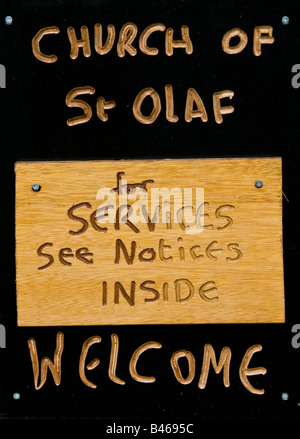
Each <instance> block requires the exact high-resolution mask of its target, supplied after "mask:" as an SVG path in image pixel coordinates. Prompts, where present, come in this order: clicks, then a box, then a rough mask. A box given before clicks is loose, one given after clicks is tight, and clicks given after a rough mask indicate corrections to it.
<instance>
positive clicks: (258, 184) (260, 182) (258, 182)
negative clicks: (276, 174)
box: [255, 180, 263, 189]
mask: <svg viewBox="0 0 300 439" xmlns="http://www.w3.org/2000/svg"><path fill="white" fill-rule="evenodd" d="M255 186H256V187H257V188H259V189H260V188H261V187H263V182H262V181H261V180H257V181H256V182H255Z"/></svg>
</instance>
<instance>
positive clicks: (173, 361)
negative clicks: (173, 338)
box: [171, 350, 196, 384]
mask: <svg viewBox="0 0 300 439" xmlns="http://www.w3.org/2000/svg"><path fill="white" fill-rule="evenodd" d="M182 357H184V358H186V359H187V361H188V363H189V375H188V377H187V378H183V376H182V373H181V370H180V367H179V364H178V360H179V358H182ZM171 366H172V369H173V372H174V375H175V378H176V379H177V381H179V383H181V384H189V383H191V382H192V381H193V379H194V377H195V370H196V362H195V357H194V355H193V354H192V353H191V352H190V351H184V350H182V351H177V352H174V353H173V355H172V357H171Z"/></svg>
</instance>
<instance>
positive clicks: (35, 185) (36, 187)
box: [32, 183, 41, 192]
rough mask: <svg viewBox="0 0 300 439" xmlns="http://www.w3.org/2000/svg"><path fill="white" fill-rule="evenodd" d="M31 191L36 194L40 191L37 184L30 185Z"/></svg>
mask: <svg viewBox="0 0 300 439" xmlns="http://www.w3.org/2000/svg"><path fill="white" fill-rule="evenodd" d="M32 190H33V191H34V192H38V191H40V190H41V186H40V185H39V184H38V183H34V184H33V185H32Z"/></svg>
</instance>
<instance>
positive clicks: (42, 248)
mask: <svg viewBox="0 0 300 439" xmlns="http://www.w3.org/2000/svg"><path fill="white" fill-rule="evenodd" d="M52 246H53V244H52V242H45V243H44V244H42V245H41V246H40V247H39V248H38V249H37V254H38V255H39V256H44V257H46V258H48V259H49V262H47V264H45V265H42V266H41V267H38V270H44V269H45V268H48V267H50V265H52V264H53V262H54V258H53V256H52V255H49V254H48V253H43V250H44V248H45V247H52Z"/></svg>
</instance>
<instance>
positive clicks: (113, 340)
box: [108, 334, 125, 384]
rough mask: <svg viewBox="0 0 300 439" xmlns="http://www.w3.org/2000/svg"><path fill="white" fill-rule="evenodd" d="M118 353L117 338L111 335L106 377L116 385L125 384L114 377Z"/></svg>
mask: <svg viewBox="0 0 300 439" xmlns="http://www.w3.org/2000/svg"><path fill="white" fill-rule="evenodd" d="M118 352H119V338H118V336H117V335H116V334H112V335H111V353H110V360H109V368H108V376H109V378H110V379H111V380H112V381H113V382H114V383H117V384H125V381H123V380H121V379H120V378H118V377H117V376H116V368H117V362H118Z"/></svg>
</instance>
